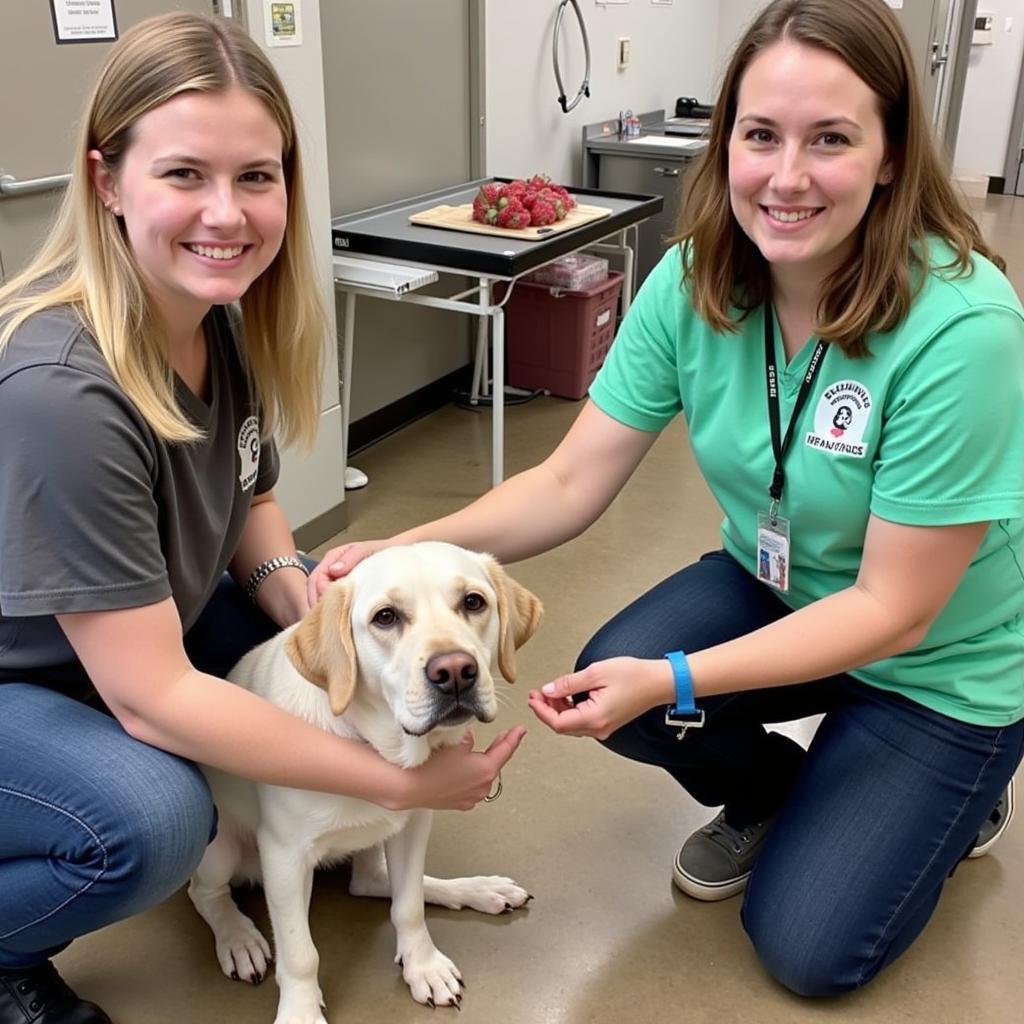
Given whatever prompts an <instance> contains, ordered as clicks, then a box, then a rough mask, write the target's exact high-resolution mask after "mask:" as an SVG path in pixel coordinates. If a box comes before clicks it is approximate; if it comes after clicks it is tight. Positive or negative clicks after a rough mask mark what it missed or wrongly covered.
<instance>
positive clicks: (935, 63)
mask: <svg viewBox="0 0 1024 1024" xmlns="http://www.w3.org/2000/svg"><path fill="white" fill-rule="evenodd" d="M948 63H949V47H948V46H944V47H943V48H942V56H941V57H940V56H939V44H938V43H932V74H933V75H934V74H935V72H936V71H938V70H939V68H942V67H945V66H946V64H948Z"/></svg>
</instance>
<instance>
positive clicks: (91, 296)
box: [0, 12, 326, 443]
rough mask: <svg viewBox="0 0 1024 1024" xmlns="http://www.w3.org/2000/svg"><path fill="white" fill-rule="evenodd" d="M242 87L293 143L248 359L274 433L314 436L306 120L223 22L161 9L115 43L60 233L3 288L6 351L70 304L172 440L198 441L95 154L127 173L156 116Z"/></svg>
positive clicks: (318, 323) (249, 46) (0, 306)
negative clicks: (142, 122) (141, 131)
mask: <svg viewBox="0 0 1024 1024" xmlns="http://www.w3.org/2000/svg"><path fill="white" fill-rule="evenodd" d="M232 86H240V87H241V88H243V89H245V90H246V91H247V92H250V93H252V94H253V95H254V96H255V97H256V98H257V99H259V100H260V101H261V102H262V103H263V104H264V106H265V107H266V108H267V110H268V111H269V113H270V115H271V116H272V117H273V118H274V121H275V122H276V124H277V126H278V128H279V129H280V131H281V136H282V139H283V152H282V163H283V166H284V181H285V186H286V189H287V194H288V219H287V223H286V226H285V232H284V240H283V241H282V243H281V248H280V251H279V252H278V254H277V256H276V257H275V258H274V261H273V262H272V263H271V265H270V266H269V267H268V268H267V269H266V270H265V271H264V272H263V273H262V274H261V275H260V276H259V277H258V278H257V279H256V280H255V281H254V282H253V283H252V285H251V286H250V287H249V289H248V290H247V291H246V293H245V295H243V296H242V300H241V307H242V319H243V326H244V336H245V354H246V358H247V361H248V365H249V371H250V379H251V381H252V386H253V390H254V392H255V397H256V398H257V399H258V401H259V402H260V403H261V405H262V408H263V416H262V424H261V426H262V429H263V431H264V432H265V433H266V434H269V433H270V432H272V431H273V430H274V429H275V427H277V428H278V429H279V430H280V432H281V435H282V440H284V441H286V442H287V441H289V440H292V439H295V440H300V441H304V442H306V443H310V442H311V441H312V439H313V438H314V437H315V435H316V429H317V421H318V414H319V397H318V395H319V387H320V367H321V364H322V360H323V353H324V342H325V338H326V319H325V317H324V313H323V308H322V305H321V302H320V298H319V294H318V292H317V290H316V287H315V284H314V282H315V281H316V280H317V279H318V274H317V272H316V270H315V265H314V260H313V254H312V246H311V242H310V238H309V226H308V213H307V207H306V201H305V195H304V192H303V187H302V169H301V163H300V159H299V147H298V140H297V138H296V130H295V120H294V117H293V115H292V111H291V108H290V106H289V103H288V99H287V96H286V95H285V91H284V87H283V86H282V84H281V81H280V79H279V78H278V76H277V73H276V72H275V71H274V69H273V67H272V66H271V64H270V62H269V61H268V60H267V58H266V57H265V56H264V54H263V52H262V51H261V50H260V48H259V47H258V46H257V45H256V43H255V42H253V40H252V39H251V38H250V37H249V36H247V35H246V34H245V33H244V32H243V31H242V30H241V29H239V28H238V27H236V26H235V25H234V24H233V23H231V22H229V21H226V20H224V19H222V18H213V17H204V16H203V15H198V14H189V13H185V12H175V13H171V14H165V15H160V16H157V17H155V18H149V19H147V20H146V21H143V22H141V23H140V24H138V25H136V26H135V27H134V28H132V29H130V30H129V31H128V32H126V33H125V34H124V36H123V37H122V38H121V40H120V42H118V44H117V45H116V46H115V47H114V48H113V49H112V50H111V52H110V55H109V56H108V58H107V61H106V63H105V64H104V66H103V69H102V70H101V72H100V75H99V79H98V81H97V83H96V86H95V88H94V90H93V93H92V96H91V97H90V99H89V101H88V103H87V105H86V111H85V116H84V118H83V121H82V125H81V128H80V130H79V134H78V139H77V145H76V149H75V156H74V165H73V167H72V174H71V183H70V184H69V186H68V189H67V192H66V193H65V195H64V199H63V202H62V204H61V207H60V210H59V212H58V214H57V219H56V222H55V224H54V227H53V230H52V231H51V232H50V234H49V237H48V238H47V240H46V241H45V242H44V244H43V246H42V248H41V249H40V251H39V252H38V253H37V254H36V256H35V258H34V259H33V260H32V261H31V263H30V264H29V265H28V267H26V268H25V270H23V271H22V272H21V273H20V274H18V275H16V276H15V277H14V278H13V279H12V280H11V281H10V282H8V283H7V284H6V285H4V286H3V287H2V288H0V320H2V321H3V323H2V329H0V351H2V350H3V347H4V346H5V345H6V344H7V342H9V341H10V338H11V336H12V335H13V333H14V331H15V329H16V328H17V327H18V326H19V325H20V324H22V323H23V322H24V321H25V320H26V319H27V318H28V317H30V316H32V315H33V314H34V313H37V312H39V311H41V310H44V309H48V308H50V307H52V306H58V305H70V306H71V307H72V308H74V309H75V311H76V312H77V313H78V315H79V316H80V317H81V319H82V320H83V322H84V323H85V324H86V325H87V327H88V328H89V330H90V331H91V332H92V334H93V336H94V337H95V339H96V343H97V345H98V346H99V349H100V351H101V352H102V353H103V356H104V358H105V359H106V361H107V363H108V364H109V366H110V368H111V372H112V373H113V375H114V378H115V380H116V381H117V383H118V384H119V386H120V387H121V388H122V390H123V391H124V392H125V393H126V394H127V395H128V397H129V398H130V399H131V400H132V401H133V402H134V403H135V405H136V406H137V407H138V409H139V411H140V413H141V414H142V415H143V417H144V418H145V419H146V421H147V423H149V425H150V427H151V428H152V429H153V431H154V432H155V433H156V434H157V435H158V436H159V437H161V438H163V439H164V440H165V441H172V442H173V441H191V440H195V439H196V438H198V437H199V436H200V434H199V431H198V430H197V429H196V428H195V427H194V426H193V425H192V423H190V422H189V420H188V418H187V417H186V415H185V413H184V412H183V411H182V410H181V409H180V408H179V406H178V403H177V401H176V399H175V397H174V377H173V372H172V370H171V367H170V363H169V360H168V357H167V349H166V340H165V337H164V331H163V328H162V326H161V324H160V322H159V320H158V318H157V316H156V314H155V312H154V310H153V308H152V305H151V303H150V301H149V299H148V297H147V295H146V292H145V289H144V287H143V284H142V278H141V276H140V274H139V270H138V267H137V264H136V262H135V257H134V254H133V253H132V250H131V246H130V245H129V244H128V241H127V239H126V238H125V235H124V233H123V230H122V228H121V226H120V222H119V221H118V220H117V219H116V218H114V217H112V216H111V215H110V214H109V213H108V212H107V211H106V210H105V209H104V207H103V204H102V202H101V200H100V197H99V195H98V193H97V191H96V189H95V187H94V186H93V183H92V181H91V179H90V176H89V168H88V157H87V154H88V152H89V151H90V150H92V149H98V150H99V151H100V153H101V154H102V155H103V160H104V163H105V164H106V166H107V167H108V168H109V169H110V170H116V169H117V168H118V167H119V166H120V164H121V161H122V159H123V158H124V154H125V152H126V151H127V150H128V147H129V146H130V145H131V143H132V129H133V126H134V125H135V123H136V122H137V121H138V120H139V118H140V117H142V116H143V115H144V114H146V113H147V112H149V111H150V110H152V109H154V108H155V107H158V106H160V104H162V103H166V102H167V101H168V100H170V99H172V98H174V97H175V96H178V95H180V94H182V93H185V92H189V91H197V92H203V93H218V92H224V91H226V90H227V89H229V88H231V87H232Z"/></svg>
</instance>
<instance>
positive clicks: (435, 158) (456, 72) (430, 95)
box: [320, 0, 483, 421]
mask: <svg viewBox="0 0 1024 1024" xmlns="http://www.w3.org/2000/svg"><path fill="white" fill-rule="evenodd" d="M482 10H483V2H482V0H430V3H410V2H409V0H321V4H320V26H321V36H322V39H323V50H324V107H325V110H326V114H327V154H328V160H327V163H328V168H329V172H330V189H331V215H332V216H334V217H337V216H340V215H341V214H344V213H351V212H353V211H355V210H364V209H367V208H368V207H371V206H377V205H380V204H383V203H387V202H393V201H397V200H399V199H404V198H406V197H409V196H415V195H420V194H422V193H424V192H430V191H433V190H434V189H438V188H443V187H445V186H448V185H454V184H458V183H459V182H463V181H470V180H472V179H473V178H474V177H475V176H477V175H478V174H479V173H482V170H478V167H479V166H480V163H481V158H480V147H479V141H478V140H479V135H480V131H481V124H480V114H481V113H482V110H481V109H480V106H481V96H480V93H481V91H482V90H481V88H480V86H479V77H480V76H479V69H480V61H481V59H482V47H481V45H480V36H481V31H480V26H481V18H482ZM447 290H448V291H455V290H457V289H455V288H450V289H447ZM343 316H344V311H343V310H342V309H341V308H340V307H339V308H338V318H339V323H340V322H341V321H342V319H343ZM470 326H471V325H470V323H469V320H468V318H467V317H465V316H463V315H461V314H458V313H446V312H439V311H436V310H430V311H427V310H424V309H422V308H415V307H407V306H404V305H403V304H401V303H386V302H375V301H360V303H359V309H358V315H357V317H356V340H355V346H354V351H353V372H352V380H353V382H354V387H353V391H352V413H351V418H352V420H353V421H356V420H359V419H361V418H363V417H365V416H368V415H369V414H370V413H373V412H376V411H378V410H380V409H382V408H384V407H385V406H388V405H390V404H391V403H393V402H396V401H398V400H400V399H403V398H405V397H406V396H408V395H410V394H412V393H413V392H415V391H418V390H419V389H420V388H423V387H425V386H427V385H430V384H432V383H433V382H434V381H437V380H439V379H440V378H442V377H444V376H446V375H447V374H448V373H451V372H453V371H455V370H458V369H459V368H461V367H462V366H464V365H465V364H466V363H467V361H468V358H469V351H470V333H469V332H470ZM339 334H340V332H339Z"/></svg>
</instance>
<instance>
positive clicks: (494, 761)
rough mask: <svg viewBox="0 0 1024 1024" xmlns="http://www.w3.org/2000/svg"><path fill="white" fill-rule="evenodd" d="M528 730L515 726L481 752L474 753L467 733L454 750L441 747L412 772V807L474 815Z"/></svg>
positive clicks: (471, 738) (469, 733) (408, 770)
mask: <svg viewBox="0 0 1024 1024" xmlns="http://www.w3.org/2000/svg"><path fill="white" fill-rule="evenodd" d="M525 735H526V729H525V728H524V727H523V726H521V725H516V726H513V727H512V728H511V729H509V730H507V731H506V732H503V733H500V734H499V735H498V736H496V737H495V738H494V740H492V741H491V745H490V746H489V747H488V748H487V749H486V750H482V751H475V750H474V749H473V734H472V733H471V732H467V733H466V735H465V736H463V738H462V742H461V743H459V744H457V745H456V746H454V747H441V748H440V749H438V750H435V751H434V753H433V754H431V755H430V757H429V758H428V759H427V760H426V761H424V762H423V764H421V765H420V766H419V767H417V768H409V769H406V771H407V772H408V773H409V776H410V778H411V779H412V781H413V791H412V794H411V796H410V799H409V806H410V807H430V808H433V809H434V810H438V811H471V810H472V809H473V808H474V807H475V806H476V805H477V804H478V803H479V802H480V801H481V800H483V798H484V797H485V796H488V795H489V794H490V793H491V791H492V790H493V788H494V783H495V780H496V779H497V778H498V773H499V772H500V771H501V769H502V768H503V767H504V766H505V765H506V764H508V762H509V759H510V758H511V757H512V755H513V754H514V753H515V752H516V750H517V749H518V748H519V744H520V743H522V741H523V737H524V736H525Z"/></svg>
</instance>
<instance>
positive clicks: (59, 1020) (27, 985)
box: [0, 960, 111, 1024]
mask: <svg viewBox="0 0 1024 1024" xmlns="http://www.w3.org/2000/svg"><path fill="white" fill-rule="evenodd" d="M0 1024H111V1020H110V1018H109V1017H108V1016H107V1015H106V1014H105V1013H104V1012H103V1011H102V1010H101V1009H100V1008H99V1007H98V1006H97V1005H96V1004H95V1003H87V1002H86V1001H85V1000H84V999H79V998H78V996H76V995H75V993H74V992H72V991H71V989H70V988H68V986H67V985H66V984H65V983H64V982H63V981H62V980H61V977H60V975H59V974H58V973H57V968H56V967H54V966H53V964H52V963H50V961H49V960H47V961H46V962H45V963H42V964H37V965H36V966H35V967H21V968H17V967H15V968H7V969H0Z"/></svg>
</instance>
